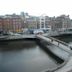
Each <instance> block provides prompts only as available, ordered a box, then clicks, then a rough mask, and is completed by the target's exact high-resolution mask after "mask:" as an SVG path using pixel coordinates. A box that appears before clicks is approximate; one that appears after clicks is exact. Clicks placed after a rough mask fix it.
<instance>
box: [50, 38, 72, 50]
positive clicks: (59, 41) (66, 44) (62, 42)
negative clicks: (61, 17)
mask: <svg viewBox="0 0 72 72" xmlns="http://www.w3.org/2000/svg"><path fill="white" fill-rule="evenodd" d="M49 38H50V39H51V40H54V41H57V42H58V43H61V44H64V45H65V46H68V47H69V48H70V49H71V50H72V47H71V46H69V44H68V43H66V42H64V41H61V40H58V39H56V38H53V37H49Z"/></svg>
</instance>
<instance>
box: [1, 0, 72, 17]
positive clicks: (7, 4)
mask: <svg viewBox="0 0 72 72" xmlns="http://www.w3.org/2000/svg"><path fill="white" fill-rule="evenodd" d="M21 11H24V12H28V13H29V14H30V15H36V16H40V15H41V14H46V15H48V16H51V17H52V16H59V15H61V14H66V15H68V14H69V15H70V18H72V0H0V15H4V14H12V13H17V14H19V13H20V12H21Z"/></svg>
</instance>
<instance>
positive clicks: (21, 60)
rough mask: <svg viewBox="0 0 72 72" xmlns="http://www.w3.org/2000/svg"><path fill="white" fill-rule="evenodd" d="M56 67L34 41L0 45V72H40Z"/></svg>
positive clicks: (51, 59)
mask: <svg viewBox="0 0 72 72" xmlns="http://www.w3.org/2000/svg"><path fill="white" fill-rule="evenodd" d="M58 65H59V64H57V63H56V62H55V61H54V60H53V58H52V57H50V55H48V53H46V52H45V51H44V50H43V49H42V47H40V46H39V45H37V44H36V42H35V41H28V40H27V41H20V42H10V43H6V42H5V43H2V44H1V45H0V72H41V71H43V70H45V69H51V68H54V67H57V66H58Z"/></svg>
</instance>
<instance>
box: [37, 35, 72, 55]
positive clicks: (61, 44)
mask: <svg viewBox="0 0 72 72" xmlns="http://www.w3.org/2000/svg"><path fill="white" fill-rule="evenodd" d="M36 37H37V38H38V39H42V40H45V41H47V42H49V43H51V44H54V45H56V46H58V48H61V49H63V50H65V51H66V52H68V53H70V54H71V55H72V51H71V47H70V46H69V45H68V44H67V43H65V42H62V41H60V40H57V39H54V38H51V37H50V38H49V37H48V38H47V37H44V36H42V35H37V36H36Z"/></svg>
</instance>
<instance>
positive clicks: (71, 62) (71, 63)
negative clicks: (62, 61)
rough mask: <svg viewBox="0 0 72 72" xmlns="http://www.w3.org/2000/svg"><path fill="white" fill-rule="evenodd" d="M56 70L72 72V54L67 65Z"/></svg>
mask: <svg viewBox="0 0 72 72" xmlns="http://www.w3.org/2000/svg"><path fill="white" fill-rule="evenodd" d="M55 72H72V56H71V57H70V59H69V61H68V62H67V64H66V65H64V66H63V67H62V68H60V69H58V70H56V71H55Z"/></svg>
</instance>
